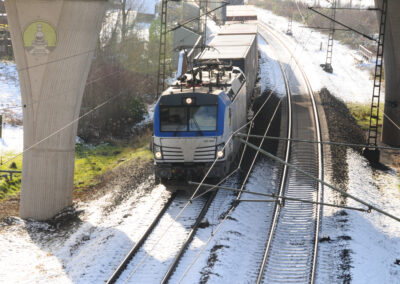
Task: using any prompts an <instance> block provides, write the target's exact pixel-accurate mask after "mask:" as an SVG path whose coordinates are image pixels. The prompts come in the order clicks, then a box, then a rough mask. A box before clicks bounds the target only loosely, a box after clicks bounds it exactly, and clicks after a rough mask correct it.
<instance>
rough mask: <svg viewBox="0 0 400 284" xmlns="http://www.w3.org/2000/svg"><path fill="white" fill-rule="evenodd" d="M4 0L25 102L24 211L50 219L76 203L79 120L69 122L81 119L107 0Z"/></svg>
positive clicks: (24, 212)
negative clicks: (75, 164)
mask: <svg viewBox="0 0 400 284" xmlns="http://www.w3.org/2000/svg"><path fill="white" fill-rule="evenodd" d="M5 4H6V11H7V15H8V22H9V25H10V30H11V39H12V42H13V49H14V54H15V59H16V62H17V68H18V74H19V79H20V84H21V95H22V103H23V105H24V109H23V121H24V149H26V150H27V149H29V150H27V151H26V152H25V153H24V156H23V175H22V192H21V203H20V215H21V217H22V218H33V219H36V220H45V219H48V218H51V217H53V216H54V215H55V214H57V213H58V212H59V211H60V210H62V209H63V208H65V207H67V206H69V205H71V203H72V189H73V177H74V161H75V137H76V133H77V126H78V124H77V123H74V124H72V125H70V126H67V125H68V124H70V123H71V122H72V121H74V120H75V119H77V118H78V116H79V111H80V107H81V101H82V96H83V92H84V88H85V84H86V79H87V75H88V72H89V69H90V65H91V61H92V57H93V54H94V49H95V47H96V42H97V39H98V35H99V31H100V28H101V24H102V20H103V16H104V13H105V9H106V6H107V4H108V2H107V1H106V0H6V1H5ZM66 126H67V127H66ZM61 129H62V130H61ZM57 131H58V132H57ZM54 133H56V134H55V135H53V134H54Z"/></svg>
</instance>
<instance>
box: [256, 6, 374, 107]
mask: <svg viewBox="0 0 400 284" xmlns="http://www.w3.org/2000/svg"><path fill="white" fill-rule="evenodd" d="M257 12H258V17H259V20H261V21H263V22H264V23H266V24H268V25H269V26H270V27H272V28H273V29H275V30H276V31H278V32H281V33H282V37H283V38H284V40H285V43H286V44H287V45H288V47H289V48H290V49H291V50H292V51H293V52H294V53H295V56H296V57H297V59H298V60H299V63H300V64H301V65H302V66H303V67H304V70H305V72H306V73H307V76H308V78H309V80H310V83H311V85H312V88H313V90H314V91H318V90H320V89H321V88H323V87H327V88H328V89H329V91H330V92H331V93H332V94H333V95H335V96H336V97H338V98H341V99H343V100H344V101H345V102H360V103H369V102H370V101H371V97H372V86H373V81H372V79H371V78H372V77H371V74H370V72H369V71H368V69H361V68H359V67H357V64H356V62H355V59H354V56H355V51H353V50H351V49H350V48H348V47H347V46H344V45H342V44H340V43H339V42H337V41H334V45H333V61H332V66H333V73H332V74H329V73H326V72H325V71H323V70H322V68H321V66H320V64H323V63H325V60H326V46H327V43H328V36H327V35H324V34H321V33H319V32H317V31H313V30H311V29H306V28H302V27H301V26H302V25H303V24H302V23H297V22H293V29H292V30H293V37H291V36H287V35H286V34H285V32H286V30H287V25H288V20H287V19H286V18H283V17H280V16H276V15H274V14H273V13H272V12H270V11H267V10H263V9H257ZM321 43H322V46H323V48H322V50H320V46H321Z"/></svg>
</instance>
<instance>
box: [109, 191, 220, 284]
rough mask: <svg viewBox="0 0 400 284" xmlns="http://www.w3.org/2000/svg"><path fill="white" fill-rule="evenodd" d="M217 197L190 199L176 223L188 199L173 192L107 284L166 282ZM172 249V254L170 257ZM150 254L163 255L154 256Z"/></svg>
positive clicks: (185, 194)
mask: <svg viewBox="0 0 400 284" xmlns="http://www.w3.org/2000/svg"><path fill="white" fill-rule="evenodd" d="M216 194H217V191H213V192H210V193H208V194H206V195H204V197H202V198H198V199H195V200H193V202H192V203H191V204H189V205H188V206H187V208H186V210H184V211H183V213H182V215H180V217H179V220H178V221H177V220H175V222H172V223H171V221H172V220H171V218H172V219H173V218H175V216H176V214H177V213H178V212H181V211H182V209H183V208H184V207H185V205H186V204H187V200H188V193H187V192H180V193H174V194H173V195H172V196H171V198H170V199H169V200H168V202H167V203H166V204H165V207H164V208H163V209H162V210H161V211H160V213H159V214H158V215H157V217H156V218H155V219H154V221H153V223H152V224H151V225H150V226H149V228H148V229H147V231H146V232H145V233H144V234H143V236H142V237H141V239H140V240H139V241H138V242H137V243H136V245H135V246H134V247H133V248H132V249H131V251H130V252H129V253H128V255H127V256H126V257H125V259H124V260H123V261H122V262H121V264H120V265H119V266H118V268H117V269H116V270H115V272H114V273H113V275H112V276H111V277H110V279H109V280H108V281H107V283H110V284H111V283H117V282H118V283H143V282H146V283H168V280H169V279H170V277H171V276H172V274H173V273H174V271H175V269H176V267H177V265H178V263H179V260H180V259H181V257H182V256H183V254H184V252H185V251H186V249H187V247H188V246H189V244H190V242H191V241H192V239H193V237H194V235H195V233H196V231H197V229H198V228H199V226H200V225H201V221H202V220H203V218H204V216H205V214H206V213H207V210H208V208H209V206H210V204H211V203H212V201H213V200H214V198H215V195H216ZM180 220H182V223H181V224H179V221H180ZM171 224H172V225H171ZM170 226H172V227H171V228H170ZM167 231H168V232H167ZM173 249H175V255H174V257H173V258H171V257H170V254H171V250H173ZM152 251H162V253H161V255H159V256H157V257H154V256H152V255H150V254H151V253H152ZM163 254H164V255H163ZM165 254H169V255H168V256H166V255H165ZM157 258H158V259H157ZM155 270H156V271H155Z"/></svg>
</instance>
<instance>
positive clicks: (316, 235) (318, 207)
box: [258, 22, 323, 283]
mask: <svg viewBox="0 0 400 284" xmlns="http://www.w3.org/2000/svg"><path fill="white" fill-rule="evenodd" d="M259 23H260V25H261V26H262V27H263V28H264V29H265V30H267V31H269V33H270V34H271V35H272V36H273V37H274V38H275V39H277V40H278V41H279V42H280V43H281V44H282V45H283V46H284V47H285V48H286V49H287V51H288V52H289V53H290V54H291V58H293V60H294V61H295V63H296V65H297V67H298V68H299V70H300V72H301V74H302V77H303V80H304V83H305V85H306V87H307V91H308V94H309V95H310V99H311V102H312V108H313V116H314V121H315V127H316V130H315V133H316V136H317V141H318V142H321V140H322V139H321V127H320V121H319V115H318V109H317V105H316V102H315V97H314V93H313V91H312V88H311V84H310V82H309V81H308V78H307V76H306V73H305V72H304V70H303V68H302V67H301V65H300V64H299V62H298V61H297V59H296V57H295V56H294V54H293V52H292V51H291V50H290V48H288V46H287V45H286V44H285V42H283V41H282V40H281V39H280V37H279V36H277V35H276V34H275V32H274V31H272V30H271V29H270V28H269V27H268V26H267V25H265V24H264V23H262V22H259ZM289 138H291V137H289ZM322 154H323V153H322V144H321V143H318V178H319V179H321V180H322V179H323V155H322ZM286 163H287V162H286ZM285 165H287V164H285ZM322 194H323V186H322V184H321V183H318V189H317V197H316V200H317V205H316V209H315V210H316V211H315V214H316V218H315V226H314V228H315V231H314V245H313V258H312V265H311V267H310V274H311V277H310V283H314V282H315V269H316V261H317V254H318V239H319V229H320V218H321V210H322V207H321V204H322ZM272 237H273V236H272V235H270V238H272ZM259 280H260V281H261V280H262V279H259ZM258 283H259V282H258Z"/></svg>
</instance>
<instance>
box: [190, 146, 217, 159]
mask: <svg viewBox="0 0 400 284" xmlns="http://www.w3.org/2000/svg"><path fill="white" fill-rule="evenodd" d="M215 153H216V152H215V146H206V147H197V148H196V150H195V152H194V157H193V160H194V161H195V162H208V161H210V160H215Z"/></svg>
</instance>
